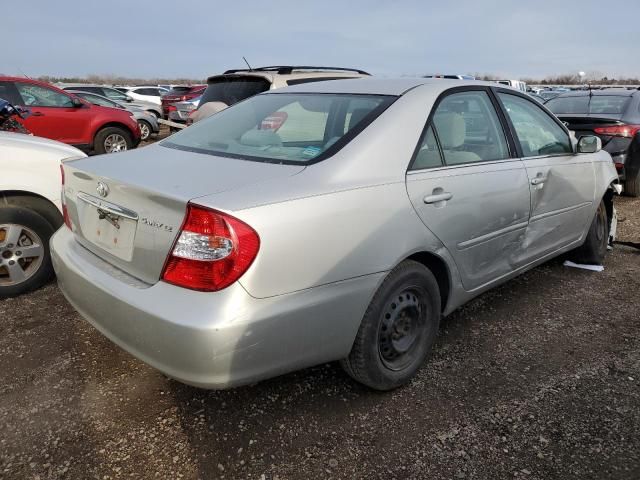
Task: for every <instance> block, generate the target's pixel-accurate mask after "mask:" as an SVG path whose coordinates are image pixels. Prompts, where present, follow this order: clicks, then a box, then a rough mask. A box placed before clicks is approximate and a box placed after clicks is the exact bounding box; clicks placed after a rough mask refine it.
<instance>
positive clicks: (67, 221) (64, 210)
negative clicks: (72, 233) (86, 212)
mask: <svg viewBox="0 0 640 480" xmlns="http://www.w3.org/2000/svg"><path fill="white" fill-rule="evenodd" d="M60 176H61V177H62V190H61V191H60V202H61V203H62V218H63V219H64V224H65V225H66V226H67V227H69V230H72V228H71V218H69V211H68V210H67V200H66V199H65V197H64V167H63V166H62V164H60Z"/></svg>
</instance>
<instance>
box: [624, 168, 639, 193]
mask: <svg viewBox="0 0 640 480" xmlns="http://www.w3.org/2000/svg"><path fill="white" fill-rule="evenodd" d="M622 194H623V195H625V196H627V197H638V196H640V172H638V173H636V174H635V175H634V176H632V177H629V178H627V179H626V180H625V181H624V189H623V190H622Z"/></svg>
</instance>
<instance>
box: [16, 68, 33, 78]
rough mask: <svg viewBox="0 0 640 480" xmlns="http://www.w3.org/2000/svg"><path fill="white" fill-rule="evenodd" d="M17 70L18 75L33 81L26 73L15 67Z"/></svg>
mask: <svg viewBox="0 0 640 480" xmlns="http://www.w3.org/2000/svg"><path fill="white" fill-rule="evenodd" d="M17 68H18V71H19V72H20V74H21V75H22V76H23V77H26V78H28V79H29V80H33V78H31V77H30V76H29V75H27V74H26V73H24V72H23V71H22V69H21V68H20V67H17Z"/></svg>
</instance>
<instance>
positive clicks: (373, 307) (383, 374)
mask: <svg viewBox="0 0 640 480" xmlns="http://www.w3.org/2000/svg"><path fill="white" fill-rule="evenodd" d="M439 323H440V293H439V290H438V283H437V282H436V279H435V277H434V276H433V274H432V273H431V272H430V271H429V270H428V269H427V268H426V267H424V266H423V265H422V264H420V263H418V262H414V261H411V260H407V261H404V262H402V263H401V264H400V265H398V266H397V267H396V268H395V269H394V270H393V271H391V273H389V275H388V276H387V278H386V279H385V280H384V282H383V283H382V285H381V286H380V288H379V289H378V291H377V292H376V294H375V295H374V297H373V300H372V301H371V303H370V304H369V307H368V308H367V311H366V313H365V315H364V318H363V319H362V323H361V325H360V329H359V330H358V334H357V336H356V340H355V342H354V344H353V347H352V348H351V352H350V353H349V356H348V357H347V358H346V359H344V360H343V361H342V362H341V363H342V366H343V368H344V370H345V371H346V372H347V374H349V375H350V376H351V377H352V378H354V379H355V380H357V381H358V382H360V383H363V384H365V385H367V386H369V387H371V388H373V389H376V390H391V389H393V388H396V387H399V386H400V385H403V384H405V383H406V382H408V381H409V380H410V379H411V377H413V376H414V375H415V373H416V372H417V371H418V369H419V368H420V366H421V365H422V364H423V363H424V360H425V358H426V357H427V355H428V354H429V353H430V351H431V347H432V346H433V342H434V341H435V338H436V335H437V333H438V326H439Z"/></svg>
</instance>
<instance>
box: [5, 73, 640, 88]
mask: <svg viewBox="0 0 640 480" xmlns="http://www.w3.org/2000/svg"><path fill="white" fill-rule="evenodd" d="M0 75H2V74H0ZM471 75H475V77H476V78H477V79H478V80H487V81H492V80H502V79H506V78H507V77H499V76H496V75H492V74H479V73H476V74H471ZM509 78H510V77H509ZM510 79H513V78H510ZM37 80H42V81H43V82H48V83H58V82H60V83H98V84H108V85H141V84H149V85H160V84H171V85H174V84H175V85H182V84H185V85H192V84H201V83H206V79H202V78H187V77H183V78H166V77H159V78H132V77H123V76H119V75H87V76H86V77H54V76H50V75H42V76H40V77H37ZM519 80H522V81H524V82H527V83H528V84H530V85H584V84H586V83H592V84H594V85H640V78H608V77H607V76H604V75H602V74H600V73H598V72H594V73H587V74H586V75H585V76H583V77H580V76H578V75H572V74H565V75H553V76H549V77H545V78H520V79H519Z"/></svg>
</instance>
